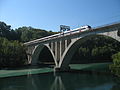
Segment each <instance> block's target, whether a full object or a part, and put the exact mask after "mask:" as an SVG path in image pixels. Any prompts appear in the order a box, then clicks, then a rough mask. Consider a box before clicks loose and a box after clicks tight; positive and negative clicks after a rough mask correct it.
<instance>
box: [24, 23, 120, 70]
mask: <svg viewBox="0 0 120 90" xmlns="http://www.w3.org/2000/svg"><path fill="white" fill-rule="evenodd" d="M119 32H120V23H114V24H111V25H106V26H102V27H97V28H93V29H91V30H87V31H84V32H77V33H74V34H72V33H67V34H60V33H59V34H55V35H51V36H48V37H44V38H40V39H36V40H33V41H30V42H26V43H24V44H25V45H26V46H27V51H26V52H27V56H28V62H29V64H33V65H35V64H37V62H38V58H39V54H40V53H42V52H41V51H42V50H43V48H44V47H46V48H48V50H49V51H50V53H51V55H52V57H53V59H54V62H55V70H68V69H69V63H70V60H71V58H72V56H73V54H74V53H75V51H76V49H78V47H79V43H80V40H81V39H82V38H84V37H87V36H90V35H104V36H108V37H112V38H113V39H115V40H118V41H120V36H118V33H119Z"/></svg>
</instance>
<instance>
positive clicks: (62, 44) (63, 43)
mask: <svg viewBox="0 0 120 90" xmlns="http://www.w3.org/2000/svg"><path fill="white" fill-rule="evenodd" d="M64 51H65V40H62V41H61V56H62V55H63V53H64Z"/></svg>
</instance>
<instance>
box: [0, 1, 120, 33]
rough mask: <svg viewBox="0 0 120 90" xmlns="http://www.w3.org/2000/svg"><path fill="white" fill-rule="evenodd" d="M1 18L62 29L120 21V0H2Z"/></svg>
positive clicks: (13, 23)
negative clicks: (61, 27) (64, 26)
mask: <svg viewBox="0 0 120 90" xmlns="http://www.w3.org/2000/svg"><path fill="white" fill-rule="evenodd" d="M0 21H4V22H5V23H7V24H9V25H11V26H12V28H14V29H15V28H18V27H22V26H32V27H34V28H41V29H45V30H52V31H59V26H60V25H68V26H70V27H71V29H74V28H78V27H80V26H82V25H91V26H92V27H96V26H100V25H104V24H109V23H112V22H116V21H120V0H0Z"/></svg>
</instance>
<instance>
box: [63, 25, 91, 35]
mask: <svg viewBox="0 0 120 90" xmlns="http://www.w3.org/2000/svg"><path fill="white" fill-rule="evenodd" d="M88 30H91V26H89V25H86V26H82V27H79V28H76V29H73V30H69V31H65V32H64V35H66V34H68V33H70V34H74V33H79V32H84V31H88Z"/></svg>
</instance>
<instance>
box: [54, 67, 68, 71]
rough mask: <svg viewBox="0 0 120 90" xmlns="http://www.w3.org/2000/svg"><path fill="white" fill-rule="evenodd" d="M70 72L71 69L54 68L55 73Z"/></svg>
mask: <svg viewBox="0 0 120 90" xmlns="http://www.w3.org/2000/svg"><path fill="white" fill-rule="evenodd" d="M69 70H70V67H69V66H68V67H64V68H60V67H58V66H56V67H54V71H55V72H62V71H69Z"/></svg>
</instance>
